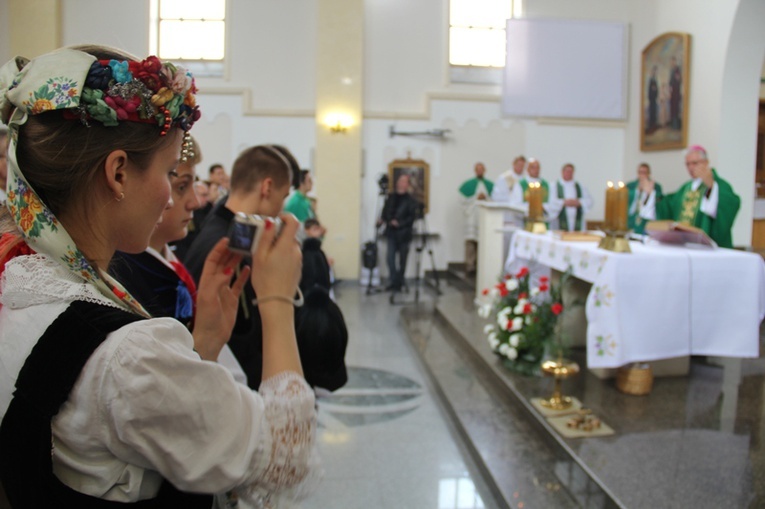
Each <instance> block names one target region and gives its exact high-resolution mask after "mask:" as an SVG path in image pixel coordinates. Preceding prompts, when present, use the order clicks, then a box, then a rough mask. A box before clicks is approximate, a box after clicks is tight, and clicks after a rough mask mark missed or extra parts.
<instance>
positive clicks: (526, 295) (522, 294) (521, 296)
mask: <svg viewBox="0 0 765 509" xmlns="http://www.w3.org/2000/svg"><path fill="white" fill-rule="evenodd" d="M526 297H528V294H527V293H526V292H521V293H519V294H518V298H519V299H525V298H526Z"/></svg>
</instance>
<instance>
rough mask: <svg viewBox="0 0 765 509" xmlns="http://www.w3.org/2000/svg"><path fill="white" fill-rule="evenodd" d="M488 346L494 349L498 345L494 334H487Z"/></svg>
mask: <svg viewBox="0 0 765 509" xmlns="http://www.w3.org/2000/svg"><path fill="white" fill-rule="evenodd" d="M489 346H491V349H492V350H496V349H497V347H498V346H499V339H498V338H497V336H496V335H495V334H489Z"/></svg>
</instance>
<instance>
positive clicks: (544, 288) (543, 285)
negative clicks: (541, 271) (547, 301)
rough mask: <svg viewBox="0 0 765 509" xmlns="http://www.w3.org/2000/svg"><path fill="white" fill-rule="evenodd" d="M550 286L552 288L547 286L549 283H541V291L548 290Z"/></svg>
mask: <svg viewBox="0 0 765 509" xmlns="http://www.w3.org/2000/svg"><path fill="white" fill-rule="evenodd" d="M549 288H550V287H549V286H547V285H546V284H544V283H542V284H541V285H539V291H540V292H546V291H547V290H548V289H549Z"/></svg>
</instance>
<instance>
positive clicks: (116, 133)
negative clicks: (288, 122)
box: [0, 46, 317, 508]
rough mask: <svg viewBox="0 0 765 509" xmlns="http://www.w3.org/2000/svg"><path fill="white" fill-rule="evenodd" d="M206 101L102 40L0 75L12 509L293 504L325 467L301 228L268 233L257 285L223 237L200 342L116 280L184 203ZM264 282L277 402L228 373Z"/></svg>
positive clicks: (2, 412)
mask: <svg viewBox="0 0 765 509" xmlns="http://www.w3.org/2000/svg"><path fill="white" fill-rule="evenodd" d="M195 92H196V87H195V85H194V78H193V77H192V75H191V74H190V73H189V72H187V71H186V70H185V69H184V68H182V67H180V66H176V65H174V64H171V63H165V62H162V61H160V60H159V59H158V58H157V57H153V56H152V57H148V58H147V59H145V60H140V59H137V58H135V57H132V56H130V55H128V54H126V53H123V52H120V51H118V50H113V49H109V48H103V47H96V46H87V47H85V46H82V47H74V48H63V49H60V50H58V51H55V52H53V53H49V54H44V55H41V56H39V57H37V58H35V59H33V60H31V61H29V60H27V59H24V58H21V57H17V58H15V59H14V60H11V61H10V62H8V63H7V64H5V65H4V66H2V68H0V120H2V122H3V123H5V124H6V125H8V126H9V128H10V130H11V136H10V144H9V147H8V156H9V157H8V190H9V192H8V207H7V208H3V209H2V211H0V225H3V226H2V232H3V234H2V236H0V272H2V278H3V279H2V281H3V285H2V289H1V290H0V292H1V293H0V303H1V304H2V307H1V308H0V420H1V421H2V422H1V424H0V480H2V485H3V487H4V488H5V492H6V495H7V498H8V501H9V505H10V506H12V507H15V508H21V507H112V506H114V505H115V504H116V503H140V504H141V507H184V508H194V507H204V508H210V507H212V504H213V500H212V498H213V497H212V495H213V494H216V493H221V492H225V491H229V490H233V491H234V492H236V494H237V495H238V496H239V497H240V499H242V500H243V501H246V502H247V503H248V504H250V505H253V506H257V507H263V506H274V505H276V504H277V502H278V499H279V498H280V497H281V496H282V495H283V494H285V493H287V492H288V491H290V490H293V489H300V488H301V487H302V486H304V485H305V483H312V480H313V479H315V477H316V475H317V474H316V472H315V470H314V469H312V466H311V465H313V464H315V459H314V457H313V456H314V454H315V439H314V434H315V430H316V412H315V398H314V394H313V392H312V391H311V389H310V387H309V386H308V384H306V382H305V380H304V378H303V376H302V368H301V366H300V359H299V355H298V352H297V345H296V339H295V331H294V308H293V306H292V305H291V303H290V304H289V305H287V303H286V302H285V300H286V301H291V296H292V295H293V294H294V292H295V290H296V288H297V284H298V281H299V276H300V259H301V254H300V250H299V248H298V246H297V245H296V244H295V242H294V240H292V238H291V237H293V236H294V235H295V233H296V231H297V228H298V224H297V221H295V220H294V218H293V217H292V216H290V215H287V214H285V215H284V216H283V217H282V220H283V222H284V226H283V228H282V235H281V236H279V237H277V236H276V232H275V228H274V227H273V223H268V224H267V227H266V228H265V231H264V233H263V237H262V241H261V243H260V245H259V246H258V248H257V250H256V251H255V252H254V253H253V256H252V264H253V270H252V272H251V273H250V271H249V270H248V269H244V270H242V272H241V274H240V275H239V276H238V277H236V278H233V273H234V268H235V267H237V266H238V265H239V262H240V259H241V256H239V255H236V254H234V253H233V252H231V251H230V250H228V249H227V242H226V240H221V241H220V242H217V243H216V244H215V246H214V247H213V248H212V250H211V252H210V255H209V256H208V257H207V258H206V260H205V261H204V269H203V270H202V271H201V277H200V279H199V281H198V286H197V288H198V290H197V310H196V314H195V321H194V325H193V329H192V330H191V331H189V330H188V329H187V328H186V327H185V326H184V325H183V324H182V323H180V322H179V321H177V320H175V319H173V318H154V317H152V316H151V313H150V312H149V311H147V309H146V307H144V306H143V305H142V303H141V302H140V301H139V300H138V299H136V298H135V297H134V296H133V295H132V294H131V292H130V291H129V290H128V289H127V288H125V287H124V286H123V285H122V284H120V282H119V281H118V280H116V279H115V278H113V277H112V276H110V275H109V274H108V273H107V267H108V266H109V264H110V262H111V260H112V257H113V256H114V253H115V252H116V251H122V252H126V253H140V252H142V251H144V250H145V249H146V248H147V246H148V244H149V239H150V237H151V235H152V233H153V232H154V230H155V229H156V227H157V224H158V223H159V222H160V221H161V217H162V214H163V211H165V210H166V209H168V208H169V207H170V204H171V192H172V184H173V183H174V182H175V180H176V179H178V174H177V169H176V168H177V167H178V165H179V162H185V161H187V160H188V158H189V156H190V153H189V150H190V149H191V140H190V137H189V135H188V130H189V129H190V128H191V127H192V125H193V124H194V122H195V121H196V120H197V119H198V118H199V116H200V112H199V108H198V107H197V106H196V103H195V95H194V94H195ZM287 180H288V178H287ZM232 279H234V281H233V285H232ZM248 279H249V281H250V284H251V285H252V287H254V288H255V289H257V292H258V294H259V296H260V298H261V306H260V318H261V320H262V324H263V330H262V341H263V345H264V349H263V351H264V352H265V355H264V356H263V357H264V358H263V383H262V384H261V386H260V390H259V392H255V391H252V390H250V389H249V388H248V387H246V386H245V385H243V384H240V383H237V382H236V381H235V380H234V378H233V377H232V375H231V373H230V372H229V371H228V370H227V369H225V368H224V367H223V366H221V365H220V364H219V363H218V362H217V360H218V356H219V354H220V351H221V349H222V348H223V345H225V344H226V342H227V341H228V339H229V337H230V334H231V330H232V327H233V325H234V321H235V316H236V309H237V308H236V305H237V302H238V300H239V297H240V295H241V291H242V288H243V287H244V285H245V283H246V281H247V280H248ZM286 296H289V297H286Z"/></svg>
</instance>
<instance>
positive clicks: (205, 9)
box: [150, 0, 226, 77]
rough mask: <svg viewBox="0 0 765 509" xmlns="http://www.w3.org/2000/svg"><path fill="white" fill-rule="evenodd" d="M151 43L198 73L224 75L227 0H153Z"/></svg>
mask: <svg viewBox="0 0 765 509" xmlns="http://www.w3.org/2000/svg"><path fill="white" fill-rule="evenodd" d="M151 7H152V9H151V11H152V13H153V16H154V18H153V20H152V21H153V22H152V27H151V28H152V29H151V31H150V32H151V41H150V45H151V47H152V49H153V50H154V52H155V53H156V54H157V56H159V58H161V59H162V60H170V61H173V62H178V63H181V64H183V65H184V66H185V67H187V68H189V69H190V70H191V71H192V72H193V73H194V74H195V75H196V76H218V77H220V76H223V61H224V57H225V49H226V44H225V42H226V0H152V6H151Z"/></svg>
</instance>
